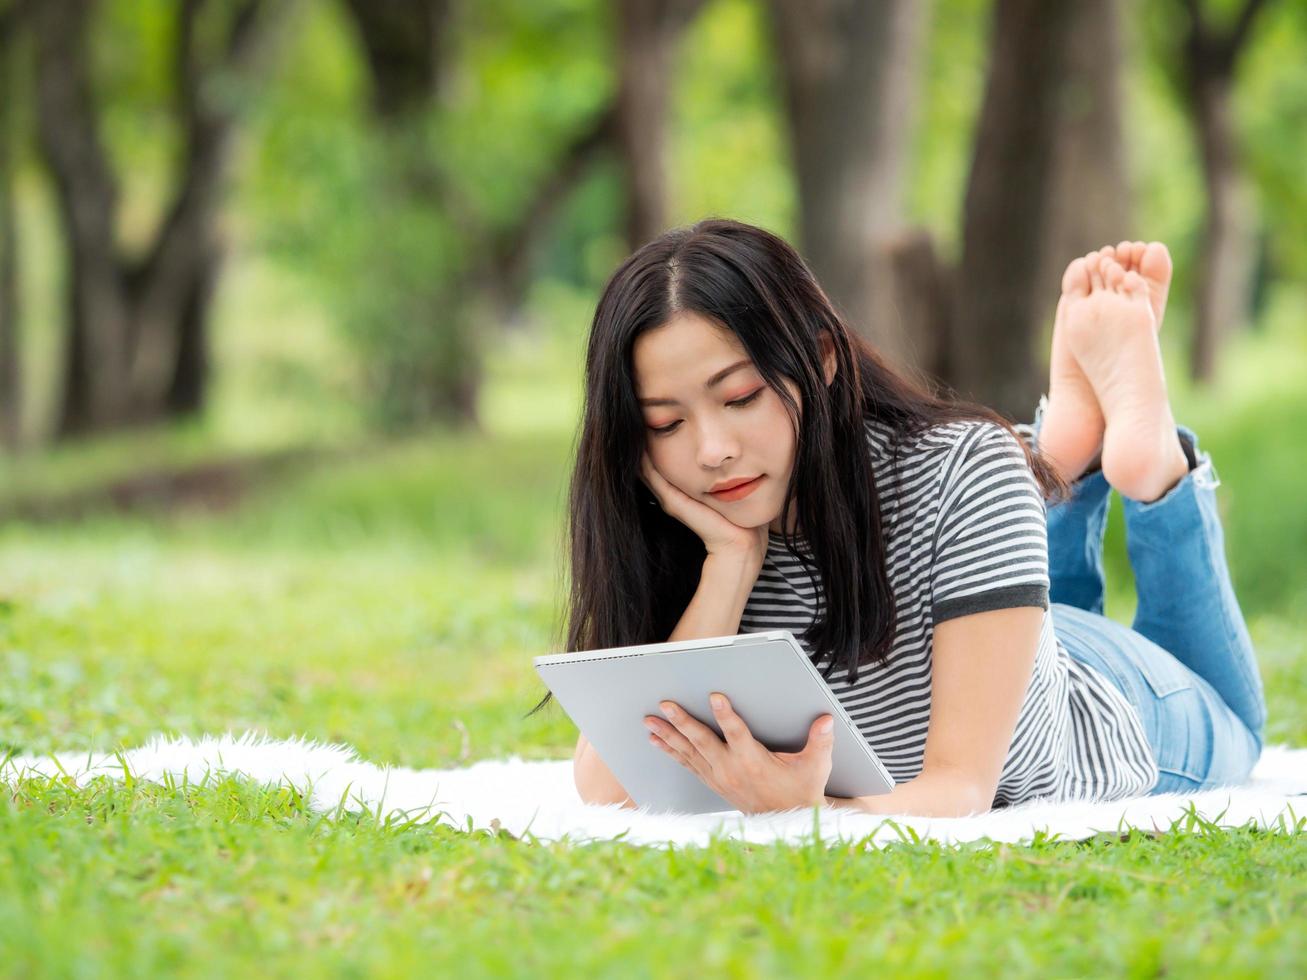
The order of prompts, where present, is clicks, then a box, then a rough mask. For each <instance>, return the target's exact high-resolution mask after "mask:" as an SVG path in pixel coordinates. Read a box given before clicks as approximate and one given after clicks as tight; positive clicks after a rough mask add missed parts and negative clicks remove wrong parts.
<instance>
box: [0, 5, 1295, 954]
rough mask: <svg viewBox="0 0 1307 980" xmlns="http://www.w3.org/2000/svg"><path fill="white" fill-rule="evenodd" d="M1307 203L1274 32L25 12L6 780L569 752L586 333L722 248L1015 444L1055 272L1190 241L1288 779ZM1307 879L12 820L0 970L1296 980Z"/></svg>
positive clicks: (8, 339)
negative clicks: (627, 292)
mask: <svg viewBox="0 0 1307 980" xmlns="http://www.w3.org/2000/svg"><path fill="white" fill-rule="evenodd" d="M1304 159H1307V7H1304V5H1302V4H1301V3H1296V2H1291V0H1278V2H1277V0H1265V2H1258V0H1239V2H1234V0H1205V2H1202V3H1199V2H1197V0H1190V2H1180V0H1141V2H1137V3H1135V2H1126V0H1092V2H1084V3H1078V4H1071V3H1036V2H1033V0H1028V2H1017V0H994V2H988V0H933V2H929V3H924V2H922V3H914V2H910V0H883V2H865V3H854V2H848V0H814V2H812V3H798V2H794V0H772V2H764V0H706V2H696V0H617V2H612V3H603V2H599V0H538V2H526V0H517V2H509V0H486V2H479V3H477V2H471V0H464V2H457V0H411V2H405V0H385V2H381V0H379V2H374V3H369V2H366V0H299V2H276V0H179V2H164V0H134V2H128V0H102V2H99V3H95V2H86V0H0V442H2V443H3V445H4V447H5V448H4V450H3V452H2V453H0V758H3V756H4V755H7V754H10V753H30V752H43V751H48V750H54V749H61V750H62V749H80V748H85V749H88V750H92V749H93V750H97V751H102V750H108V749H112V748H113V747H116V746H130V745H134V744H137V743H139V742H140V741H141V740H142V739H144V738H145V737H147V736H149V735H151V734H154V733H156V732H160V731H167V732H176V733H183V734H189V735H200V734H204V733H218V732H222V731H226V730H229V729H230V730H235V731H241V730H243V729H245V728H256V729H259V730H262V731H266V732H268V733H269V734H271V735H273V736H275V737H288V736H291V735H304V736H307V737H310V738H316V739H323V740H332V741H344V742H347V743H349V744H351V745H353V746H355V747H356V748H358V749H359V751H360V753H361V754H362V755H363V757H364V758H366V759H368V760H370V761H375V762H389V763H394V764H399V765H408V766H415V767H449V766H454V765H466V764H468V763H470V762H472V761H475V760H477V759H483V758H498V757H504V756H507V755H510V754H518V755H521V756H524V757H528V758H562V757H567V756H570V754H571V751H572V748H573V746H574V744H575V738H576V730H575V727H574V726H573V725H572V724H571V722H570V721H569V720H568V719H567V718H566V716H565V715H564V714H563V713H562V712H561V710H559V709H558V708H557V707H556V706H553V707H551V708H550V709H548V710H546V711H543V712H539V713H537V714H535V715H531V716H527V714H526V713H527V711H528V710H529V708H530V707H531V706H533V705H534V704H535V703H536V702H537V701H538V700H539V698H540V697H541V696H542V695H543V693H544V691H543V688H542V687H541V685H540V683H539V680H538V678H537V677H536V675H535V673H534V671H533V670H532V669H531V657H532V656H534V655H537V654H540V653H545V652H553V651H555V650H558V649H561V647H560V645H559V643H560V636H561V623H560V615H561V609H562V599H563V596H564V593H565V588H566V581H565V577H564V568H563V554H564V553H563V551H562V544H563V539H562V530H563V529H562V518H563V503H564V499H565V491H566V481H567V477H568V472H569V464H570V461H571V452H572V446H573V438H574V435H575V427H576V423H577V420H578V417H579V411H580V399H581V389H580V373H581V364H582V358H583V353H584V341H585V331H586V329H587V327H588V325H589V319H590V316H591V314H592V311H593V308H594V303H595V300H596V298H597V292H598V289H599V288H600V286H601V285H602V283H603V281H604V280H605V278H606V277H607V275H608V274H609V273H610V272H611V271H612V269H613V268H614V267H615V265H616V264H617V263H618V262H619V261H620V260H621V259H622V257H623V256H624V255H626V254H628V253H629V251H630V249H631V248H632V247H634V246H636V245H638V244H639V243H640V242H642V241H644V240H647V239H648V238H649V237H650V236H652V235H653V234H655V233H657V231H659V230H661V229H662V228H664V227H670V226H673V225H677V224H683V223H688V222H691V221H693V220H696V219H698V218H701V217H705V216H709V215H724V216H729V217H734V218H739V219H742V220H746V221H751V222H755V223H759V224H762V225H764V226H766V227H768V228H770V229H772V230H774V231H776V232H778V233H780V234H782V235H784V236H786V237H787V238H789V239H790V240H792V241H794V242H795V243H796V245H797V246H798V247H799V248H800V250H801V251H802V252H803V254H804V255H805V256H806V257H807V258H808V259H809V260H810V261H811V262H812V264H813V266H814V268H815V269H816V270H817V273H818V276H819V278H820V279H821V280H822V282H823V283H825V284H826V285H827V287H828V288H829V289H830V290H831V292H832V295H833V296H834V297H835V298H836V300H837V302H839V304H840V305H841V306H842V307H843V308H844V309H845V310H846V311H848V313H849V315H850V317H851V319H852V320H853V322H854V323H855V324H856V325H857V326H858V328H859V329H861V330H863V331H864V332H865V333H866V335H867V336H868V337H870V338H871V339H872V340H873V342H875V343H877V344H878V345H879V346H880V347H881V349H883V350H884V351H885V352H886V354H887V356H890V357H891V359H892V360H894V361H895V363H898V364H900V365H901V366H903V367H904V369H905V370H910V371H913V372H915V373H917V374H918V375H919V376H921V377H923V378H929V379H933V380H935V381H938V382H940V383H942V384H947V385H949V386H951V387H952V388H953V389H954V390H957V391H959V392H961V393H963V394H966V395H969V396H972V397H975V398H978V399H979V400H982V401H984V402H986V403H987V404H991V405H993V406H995V407H996V408H999V409H1000V410H1001V411H1004V412H1005V413H1007V414H1008V415H1009V416H1011V417H1014V418H1028V417H1029V414H1030V411H1031V409H1032V408H1033V405H1034V401H1035V399H1036V398H1037V397H1038V394H1039V393H1040V392H1041V391H1042V390H1043V388H1044V378H1045V377H1046V375H1045V372H1046V369H1047V362H1046V356H1047V350H1048V342H1047V339H1048V332H1049V330H1050V329H1051V314H1052V309H1053V305H1054V303H1055V301H1056V297H1057V289H1058V279H1059V276H1060V272H1061V269H1062V267H1063V266H1064V265H1065V263H1066V261H1067V260H1068V259H1069V258H1071V257H1072V256H1074V255H1076V254H1080V253H1083V252H1084V251H1087V250H1088V249H1090V248H1093V247H1097V246H1098V245H1101V244H1108V243H1115V242H1117V241H1119V240H1121V239H1124V238H1131V239H1136V238H1138V239H1159V240H1162V241H1164V242H1166V243H1167V244H1168V246H1169V247H1170V249H1171V252H1172V254H1173V256H1174V257H1175V260H1176V276H1175V282H1174V285H1173V287H1172V290H1171V296H1170V304H1169V308H1168V312H1167V316H1166V322H1165V324H1164V325H1163V328H1162V334H1161V339H1162V346H1163V350H1164V356H1165V359H1166V363H1167V376H1168V382H1169V384H1170V387H1171V391H1172V396H1173V401H1174V403H1175V405H1176V408H1177V417H1178V418H1179V419H1180V420H1181V421H1183V422H1185V423H1186V424H1189V425H1190V426H1192V427H1193V428H1195V429H1196V430H1197V431H1198V433H1199V437H1200V440H1201V443H1202V448H1203V449H1206V450H1209V451H1210V452H1211V453H1212V455H1213V459H1214V461H1215V464H1216V468H1217V471H1218V473H1219V475H1220V477H1221V480H1222V485H1221V488H1220V490H1219V491H1218V494H1219V499H1220V504H1221V508H1222V514H1223V517H1224V520H1225V522H1226V547H1227V553H1228V555H1229V559H1230V563H1231V568H1232V572H1233V576H1234V580H1235V585H1236V589H1237V592H1238V595H1239V597H1240V600H1241V602H1242V604H1243V608H1244V611H1245V613H1246V614H1247V616H1248V619H1249V624H1250V629H1251V631H1252V634H1253V638H1254V641H1255V642H1256V644H1257V646H1258V649H1259V654H1260V656H1261V660H1262V664H1263V669H1264V674H1265V678H1266V687H1267V697H1268V702H1269V708H1270V723H1269V726H1268V740H1269V741H1270V742H1271V743H1290V744H1294V745H1304V744H1307V720H1304V719H1305V718H1307V715H1305V714H1304V711H1303V708H1304V706H1305V705H1307V638H1305V637H1307V571H1304V570H1303V567H1302V563H1301V560H1300V559H1301V556H1302V555H1303V554H1304V553H1307V507H1305V506H1304V505H1303V503H1302V495H1301V489H1300V483H1301V480H1302V479H1303V478H1304V476H1307V466H1305V465H1304V463H1303V456H1302V452H1301V446H1302V435H1301V433H1302V432H1303V431H1304V429H1307V386H1305V385H1304V381H1305V380H1307V326H1305V314H1307V180H1304V178H1303V176H1302V161H1303V160H1304ZM1112 518H1113V519H1112V522H1111V524H1110V526H1109V537H1108V564H1109V590H1110V595H1109V602H1108V612H1109V614H1110V615H1113V616H1115V617H1116V618H1119V619H1121V620H1122V621H1123V622H1127V623H1128V622H1129V621H1130V616H1131V613H1132V611H1133V604H1134V600H1133V593H1132V590H1131V580H1130V572H1129V565H1128V562H1127V561H1126V559H1125V552H1124V545H1123V537H1122V529H1121V521H1120V509H1119V503H1118V504H1116V505H1114V511H1113V515H1112ZM1301 839H1302V838H1301V834H1300V833H1299V834H1298V835H1297V836H1284V835H1268V834H1262V833H1257V832H1253V831H1207V832H1203V831H1201V829H1200V832H1199V833H1197V834H1193V835H1188V834H1172V835H1162V836H1159V837H1152V836H1148V835H1140V834H1134V835H1128V836H1127V837H1126V838H1125V839H1119V838H1118V836H1116V835H1105V836H1104V838H1103V839H1101V840H1097V841H1095V842H1092V843H1090V844H1088V845H1067V844H1061V843H1058V842H1040V843H1037V844H1036V845H1034V846H1032V847H1030V848H1004V849H1001V850H1000V851H998V852H985V851H981V850H974V851H972V850H967V849H961V850H959V851H947V850H944V849H939V848H937V847H934V846H930V845H913V844H910V843H908V844H905V845H904V846H903V847H902V848H900V849H897V850H893V851H890V852H886V853H885V854H865V855H863V854H859V853H858V852H857V850H856V849H854V848H849V849H843V850H842V849H839V848H835V849H832V850H831V851H830V852H826V851H825V850H824V849H819V848H814V849H812V850H802V851H798V850H794V849H790V848H778V849H768V848H752V847H743V846H740V845H714V846H713V847H712V848H708V849H705V850H702V851H700V850H695V849H691V850H689V851H686V852H682V853H673V854H671V855H670V856H669V855H666V854H652V853H644V852H642V851H640V850H638V849H634V848H628V847H625V846H623V845H621V844H614V845H611V846H608V845H605V846H602V847H596V848H589V849H587V848H576V847H569V846H566V845H564V846H560V847H558V848H541V847H532V846H531V845H528V844H525V843H523V842H519V841H515V840H511V839H504V838H498V839H492V838H477V839H473V838H469V837H465V836H464V835H461V834H459V833H458V832H457V831H453V830H450V829H448V828H444V829H441V828H430V827H425V828H424V827H394V826H389V825H386V824H383V823H382V822H379V821H370V820H369V818H368V817H367V815H366V814H365V815H362V816H356V817H352V818H348V819H346V820H344V821H335V822H332V821H324V820H322V819H321V818H320V817H318V816H317V815H314V814H310V813H308V812H306V811H305V809H304V806H303V801H302V800H301V799H299V798H298V797H296V796H295V795H294V794H291V793H287V792H285V791H280V792H278V791H264V790H261V789H259V788H257V787H250V786H246V785H242V784H239V783H235V782H231V781H222V782H219V783H216V784H214V785H210V786H204V787H193V786H192V787H155V786H149V785H142V784H129V785H126V786H124V785H120V784H103V785H100V786H97V787H94V788H91V789H86V790H77V789H75V788H73V787H71V786H69V785H66V784H61V783H59V782H58V781H55V782H52V783H50V784H42V785H37V784H34V783H33V784H28V785H26V786H24V787H22V788H20V789H17V790H14V791H12V792H11V791H8V790H6V791H5V792H4V793H3V794H0V840H3V841H4V842H5V843H4V847H3V848H0V961H2V962H4V963H5V964H6V965H5V967H4V968H3V969H4V971H5V972H6V973H10V974H12V975H29V976H30V975H38V974H40V975H45V974H48V975H67V974H70V973H86V974H95V973H107V974H118V973H128V972H131V973H141V972H146V973H150V972H177V973H185V974H210V973H230V972H234V971H235V970H238V969H241V970H244V969H251V968H253V967H255V966H257V967H259V968H263V969H267V970H269V971H270V972H276V973H284V972H290V971H292V970H295V969H303V968H304V967H305V965H306V964H307V965H308V966H309V967H310V968H315V969H318V970H324V971H325V970H330V971H333V972H344V973H371V972H403V971H412V970H416V969H419V968H420V969H423V970H429V969H442V968H444V969H454V968H459V969H462V970H467V971H470V972H473V973H497V972H539V971H540V970H542V969H545V970H561V969H563V968H579V969H582V970H585V971H587V972H597V971H616V970H619V969H621V970H627V969H634V970H635V972H643V973H652V972H659V973H667V972H670V973H688V972H698V971H699V970H703V969H713V970H721V971H725V972H730V973H733V974H735V975H740V974H753V973H758V972H782V973H800V972H803V973H818V974H822V973H830V972H841V971H847V970H852V969H855V968H858V967H863V966H871V965H879V966H881V967H883V968H884V967H888V968H893V969H895V970H896V971H898V972H904V973H909V974H912V973H921V974H931V973H940V972H960V971H961V970H963V969H971V968H978V967H979V968H991V967H992V966H993V965H996V964H1001V965H1003V966H1004V967H1006V968H1008V969H1011V970H1013V971H1014V972H1015V973H1019V974H1041V975H1042V974H1046V973H1049V972H1053V973H1062V974H1066V973H1073V974H1088V973H1099V972H1103V973H1109V972H1110V973H1118V972H1131V973H1139V974H1149V973H1153V972H1158V971H1160V970H1163V969H1165V970H1166V971H1168V972H1187V973H1193V972H1229V971H1231V970H1233V971H1234V972H1236V973H1243V974H1256V973H1271V972H1278V973H1285V972H1287V971H1288V970H1290V969H1291V968H1292V967H1294V966H1297V967H1299V968H1301V966H1302V964H1303V963H1304V962H1305V961H1307V940H1305V939H1304V937H1303V936H1302V935H1301V933H1300V931H1298V932H1295V931H1293V930H1292V928H1291V923H1292V922H1293V921H1294V916H1295V915H1298V916H1301V913H1302V912H1303V911H1304V909H1305V908H1307V888H1305V887H1304V885H1303V884H1302V882H1303V881H1304V880H1307V859H1304V857H1303V850H1304V849H1303V848H1302V845H1301ZM1196 871H1199V872H1201V874H1198V873H1195V872H1196ZM887 904H888V905H889V906H891V907H892V908H893V910H894V911H893V912H892V913H891V914H886V912H885V909H886V906H887ZM577 930H581V931H583V932H584V933H585V935H586V936H587V937H588V940H589V941H588V942H587V943H584V944H578V943H577V942H576V941H575V933H576V931H577ZM851 936H853V937H856V940H854V939H851Z"/></svg>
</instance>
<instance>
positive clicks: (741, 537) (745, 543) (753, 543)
mask: <svg viewBox="0 0 1307 980" xmlns="http://www.w3.org/2000/svg"><path fill="white" fill-rule="evenodd" d="M640 480H641V482H642V483H644V485H645V486H647V487H648V488H649V489H650V491H652V493H653V495H654V498H655V499H656V500H657V501H658V505H659V506H660V507H662V509H663V512H664V513H665V514H668V515H669V516H671V517H675V518H676V519H677V520H678V521H680V522H681V523H682V524H684V525H685V526H686V527H688V528H689V529H690V530H691V531H693V532H694V533H695V534H697V535H699V537H700V538H701V539H702V540H703V545H704V547H705V548H707V549H708V554H710V555H725V556H731V557H742V558H745V559H747V560H748V561H749V562H751V563H756V564H757V565H758V566H759V567H761V565H762V560H763V558H764V557H766V554H767V525H766V524H760V525H758V526H757V527H740V525H738V524H736V523H734V522H732V521H730V520H729V519H727V518H725V517H723V516H722V515H721V514H719V513H718V512H717V511H715V510H713V509H712V508H711V507H709V506H708V505H707V504H705V503H703V502H702V501H698V500H695V499H694V498H693V497H691V496H690V495H689V494H687V493H686V492H685V491H684V490H681V489H680V488H679V487H675V486H673V485H672V484H671V483H669V482H668V481H667V479H666V478H665V477H664V476H663V475H662V474H661V473H659V472H658V470H657V469H655V468H654V465H653V460H651V459H650V458H649V454H648V453H647V452H644V453H641V454H640Z"/></svg>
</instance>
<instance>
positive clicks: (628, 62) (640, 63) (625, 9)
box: [616, 0, 703, 251]
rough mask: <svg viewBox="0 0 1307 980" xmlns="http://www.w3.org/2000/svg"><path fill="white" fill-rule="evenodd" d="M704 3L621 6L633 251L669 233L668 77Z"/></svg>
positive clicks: (620, 122) (619, 131) (619, 54)
mask: <svg viewBox="0 0 1307 980" xmlns="http://www.w3.org/2000/svg"><path fill="white" fill-rule="evenodd" d="M702 6H703V0H617V45H616V60H617V67H618V74H619V80H618V91H617V117H616V136H617V145H618V149H619V151H620V153H621V158H622V164H623V167H624V169H625V173H626V185H625V190H626V241H627V244H628V245H629V246H630V248H631V249H632V251H634V250H635V249H637V248H639V247H640V246H641V245H643V244H644V243H645V242H647V241H649V240H650V239H652V238H654V237H655V236H656V235H658V234H659V233H660V232H662V231H663V230H664V229H665V228H666V227H667V174H666V163H665V158H666V143H667V104H668V92H669V87H670V79H669V77H668V72H669V69H670V67H671V58H672V54H673V51H674V50H675V46H676V42H677V41H678V40H679V39H680V37H681V35H682V34H683V33H684V32H685V28H686V27H687V26H688V25H689V23H690V22H691V21H692V20H693V19H694V16H695V14H697V13H698V11H699V8H701V7H702Z"/></svg>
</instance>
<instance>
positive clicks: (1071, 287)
mask: <svg viewBox="0 0 1307 980" xmlns="http://www.w3.org/2000/svg"><path fill="white" fill-rule="evenodd" d="M1062 292H1063V293H1064V294H1066V295H1067V296H1088V295H1089V267H1088V266H1087V265H1086V264H1085V260H1084V259H1072V260H1071V264H1070V265H1068V266H1067V267H1066V272H1064V273H1063V274H1062Z"/></svg>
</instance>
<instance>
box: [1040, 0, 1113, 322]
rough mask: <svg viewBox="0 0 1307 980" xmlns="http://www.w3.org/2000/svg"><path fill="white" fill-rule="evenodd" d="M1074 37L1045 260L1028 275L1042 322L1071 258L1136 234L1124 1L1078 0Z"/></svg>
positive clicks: (1062, 93)
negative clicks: (1124, 92)
mask: <svg viewBox="0 0 1307 980" xmlns="http://www.w3.org/2000/svg"><path fill="white" fill-rule="evenodd" d="M1067 40H1068V43H1067V45H1066V48H1065V54H1064V57H1063V65H1064V71H1065V77H1064V78H1063V80H1062V84H1061V85H1060V87H1059V89H1058V100H1057V110H1056V111H1057V121H1056V135H1055V136H1054V139H1053V160H1052V177H1051V184H1050V189H1049V213H1048V219H1049V221H1048V227H1047V229H1046V231H1045V232H1044V235H1043V236H1042V237H1043V241H1044V245H1043V261H1042V262H1041V264H1040V269H1039V272H1038V275H1036V276H1034V277H1033V278H1031V279H1029V280H1028V282H1029V284H1030V287H1031V288H1032V289H1033V290H1034V296H1033V302H1034V307H1035V309H1036V311H1037V313H1036V315H1037V319H1038V325H1039V326H1047V325H1048V324H1051V323H1052V316H1053V310H1054V309H1055V308H1056V306H1057V299H1058V296H1059V295H1060V294H1061V283H1062V273H1063V272H1064V271H1065V270H1066V267H1067V264H1068V263H1070V261H1071V260H1072V259H1074V258H1075V257H1076V256H1079V255H1084V254H1085V253H1086V252H1089V251H1091V250H1093V249H1096V248H1099V247H1101V246H1103V245H1115V244H1116V243H1117V242H1120V241H1122V240H1123V239H1126V238H1128V237H1129V236H1130V234H1131V225H1130V214H1131V207H1130V200H1131V193H1130V181H1129V174H1128V172H1127V168H1126V154H1125V138H1124V134H1123V127H1122V118H1121V117H1122V112H1121V105H1122V98H1121V69H1122V38H1121V3H1120V0H1082V2H1079V3H1076V4H1074V5H1072V14H1071V26H1070V29H1069V34H1068V35H1067Z"/></svg>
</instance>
